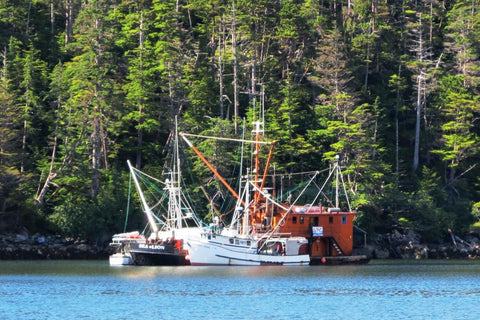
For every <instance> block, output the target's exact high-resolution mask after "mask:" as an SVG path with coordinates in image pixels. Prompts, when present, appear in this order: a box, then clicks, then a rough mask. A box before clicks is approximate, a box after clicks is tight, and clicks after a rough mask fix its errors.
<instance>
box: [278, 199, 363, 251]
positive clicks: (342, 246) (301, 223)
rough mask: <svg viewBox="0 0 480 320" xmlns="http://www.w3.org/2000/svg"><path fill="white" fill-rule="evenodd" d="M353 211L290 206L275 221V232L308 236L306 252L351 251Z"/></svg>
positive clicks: (354, 214) (354, 213) (293, 235)
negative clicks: (278, 221) (276, 230)
mask: <svg viewBox="0 0 480 320" xmlns="http://www.w3.org/2000/svg"><path fill="white" fill-rule="evenodd" d="M355 216H356V212H341V211H340V209H338V208H325V207H323V206H294V207H293V208H292V210H291V211H290V212H289V213H288V215H287V217H285V219H284V221H282V223H280V225H279V230H278V232H279V233H282V234H283V233H289V234H291V236H292V237H305V238H307V239H309V247H310V256H311V257H324V256H344V255H346V256H348V255H351V254H352V251H353V219H354V218H355Z"/></svg>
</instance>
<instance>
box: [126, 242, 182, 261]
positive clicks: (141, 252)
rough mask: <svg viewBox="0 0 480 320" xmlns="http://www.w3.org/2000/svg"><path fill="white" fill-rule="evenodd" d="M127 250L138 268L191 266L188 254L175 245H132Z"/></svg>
mask: <svg viewBox="0 0 480 320" xmlns="http://www.w3.org/2000/svg"><path fill="white" fill-rule="evenodd" d="M127 250H128V252H129V253H130V255H131V256H132V260H133V264H135V265H138V266H185V265H190V261H189V260H188V255H187V253H186V252H184V251H182V250H181V249H180V248H179V247H178V246H176V245H175V244H148V243H130V244H129V245H128V249H127Z"/></svg>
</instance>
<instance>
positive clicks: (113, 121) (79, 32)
mask: <svg viewBox="0 0 480 320" xmlns="http://www.w3.org/2000/svg"><path fill="white" fill-rule="evenodd" d="M479 9H480V2H479V1H478V0H469V1H466V0H428V1H427V0H282V1H278V0H268V1H267V0H257V1H253V2H251V1H250V0H229V1H221V0H169V1H166V0H134V1H126V0H61V1H59V0H48V1H47V0H23V1H19V0H1V1H0V61H1V64H0V113H1V117H0V121H1V125H0V216H1V217H2V220H3V221H7V222H8V223H7V222H5V223H3V228H4V229H5V228H8V227H12V228H14V227H15V226H20V225H21V226H25V227H26V228H27V229H28V230H30V231H31V232H36V231H38V232H45V231H48V232H52V233H56V234H60V235H63V236H69V237H75V238H81V239H88V240H90V241H92V242H98V241H105V240H106V239H107V240H108V239H109V237H111V235H112V234H113V233H117V232H121V231H122V230H123V229H124V223H125V220H126V218H125V216H126V212H127V211H128V208H127V203H130V206H132V207H133V209H131V210H130V211H129V215H130V218H129V221H128V224H129V226H128V227H127V229H131V228H139V227H141V226H143V225H144V222H145V221H144V220H145V219H144V217H143V216H142V213H141V209H140V208H139V203H138V201H137V200H138V199H137V198H136V196H134V195H133V196H132V198H130V196H129V189H130V188H131V187H130V184H129V170H128V166H127V160H130V161H131V163H132V164H133V165H134V166H135V167H136V168H138V169H140V170H142V171H144V172H147V173H149V174H151V175H152V176H156V177H158V178H160V179H164V178H165V176H164V173H165V172H166V168H167V167H168V163H169V159H170V158H171V151H170V149H171V145H172V143H171V140H172V132H174V128H175V119H176V118H178V127H179V130H181V131H184V132H189V133H194V134H198V135H208V136H224V137H232V138H233V137H237V138H241V137H242V135H243V136H245V137H246V138H250V136H251V132H252V122H253V121H252V120H254V119H257V118H258V116H259V115H260V116H261V117H262V119H263V120H264V130H265V137H266V139H269V140H275V141H276V144H275V154H274V159H273V161H272V164H271V172H270V173H272V174H273V171H274V172H275V175H278V179H277V183H278V181H280V180H282V184H283V185H282V186H284V187H285V188H287V187H289V184H291V185H290V187H292V185H294V182H295V181H294V180H295V179H297V177H299V175H294V174H293V173H295V172H300V173H302V172H304V173H305V175H307V174H306V173H307V172H312V171H315V170H324V169H328V167H329V165H330V164H331V162H332V161H333V160H334V159H335V158H336V157H337V156H338V157H339V159H340V161H341V164H342V171H343V174H344V182H345V185H346V190H347V192H348V193H349V194H350V202H351V205H352V208H353V209H354V210H356V211H357V212H358V216H357V218H356V224H357V225H358V226H359V227H360V228H362V229H364V230H366V231H367V232H368V234H369V235H370V236H374V235H375V234H378V233H384V232H388V231H389V230H391V229H392V228H396V227H402V228H411V229H413V230H415V231H416V232H418V233H419V234H421V235H422V238H423V239H424V240H425V241H436V240H437V239H442V238H443V237H445V236H446V235H448V230H449V229H451V230H454V232H456V233H459V234H460V233H463V232H466V231H468V230H470V229H471V228H474V227H475V226H476V224H477V225H478V222H479V221H480V14H479ZM196 142H197V143H198V144H199V145H200V147H199V149H202V150H203V152H204V154H205V155H206V156H207V157H209V159H211V163H212V164H214V165H215V166H216V168H217V170H218V171H219V172H221V173H223V174H224V175H225V176H228V175H230V173H231V172H233V171H234V170H236V169H237V167H238V166H239V162H240V153H241V152H240V151H239V147H238V144H233V143H228V142H211V141H210V142H208V141H207V140H202V139H197V141H196ZM181 145H182V147H181V149H182V151H181V153H182V159H183V158H185V159H189V160H183V163H182V174H183V177H184V180H185V185H186V186H189V187H188V188H190V190H189V193H190V194H191V197H192V201H193V202H194V203H195V207H196V208H197V211H198V214H199V215H200V216H201V217H202V218H203V219H204V220H205V221H206V222H207V223H208V221H209V218H210V216H209V211H210V210H211V209H212V208H211V207H212V206H214V207H215V208H216V209H218V210H224V212H227V211H228V210H226V209H222V206H228V201H229V200H228V196H227V194H226V192H225V190H223V189H222V188H223V186H222V185H221V184H220V183H219V182H218V180H217V179H216V178H215V177H214V176H213V175H212V174H211V172H209V171H208V169H206V168H204V167H203V166H202V163H201V161H199V160H198V159H196V158H195V157H194V156H193V154H192V152H191V150H190V149H189V148H188V147H185V146H184V143H183V142H182V143H181ZM184 156H185V157H184ZM303 178H305V177H303ZM295 183H296V182H295ZM219 195H220V196H219ZM5 224H6V225H5Z"/></svg>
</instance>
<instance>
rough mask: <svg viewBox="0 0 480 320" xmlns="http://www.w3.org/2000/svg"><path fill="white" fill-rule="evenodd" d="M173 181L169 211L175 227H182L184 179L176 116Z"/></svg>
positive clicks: (170, 188)
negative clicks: (182, 184)
mask: <svg viewBox="0 0 480 320" xmlns="http://www.w3.org/2000/svg"><path fill="white" fill-rule="evenodd" d="M172 178H173V181H172V182H171V185H170V186H168V188H169V200H168V206H169V213H170V214H171V215H172V216H171V217H170V218H171V219H174V222H175V223H174V227H175V228H182V212H181V210H182V209H181V207H180V204H181V200H182V199H181V194H180V186H181V185H180V184H181V181H182V180H181V179H182V174H181V170H180V153H179V151H178V121H177V117H176V116H175V137H174V161H173V172H172Z"/></svg>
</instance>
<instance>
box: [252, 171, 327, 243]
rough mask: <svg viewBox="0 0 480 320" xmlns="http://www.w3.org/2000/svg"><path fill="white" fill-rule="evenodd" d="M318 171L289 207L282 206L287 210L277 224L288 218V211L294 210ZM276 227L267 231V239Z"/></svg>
mask: <svg viewBox="0 0 480 320" xmlns="http://www.w3.org/2000/svg"><path fill="white" fill-rule="evenodd" d="M318 173H319V172H317V173H316V174H315V175H314V176H313V177H312V178H311V179H310V180H309V181H308V183H307V184H306V185H305V188H303V190H302V192H300V194H299V195H298V197H297V198H296V199H295V201H293V203H292V204H291V205H290V206H289V207H288V208H286V207H284V206H280V207H281V208H282V209H284V210H286V211H285V213H284V214H283V217H282V218H281V219H280V220H279V221H278V223H277V226H278V225H280V224H281V223H282V222H283V221H284V220H285V219H286V217H287V215H288V213H289V212H290V211H292V208H293V206H294V205H295V204H296V203H297V201H298V200H299V199H300V197H301V196H302V194H303V193H304V192H305V190H307V188H308V186H309V185H310V183H312V181H313V180H314V179H315V177H316V176H317V174H318ZM259 192H262V191H261V190H259ZM275 229H276V226H275V228H273V229H272V230H271V231H269V232H267V234H266V235H267V239H269V238H270V237H271V236H272V235H273V233H274V231H275Z"/></svg>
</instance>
